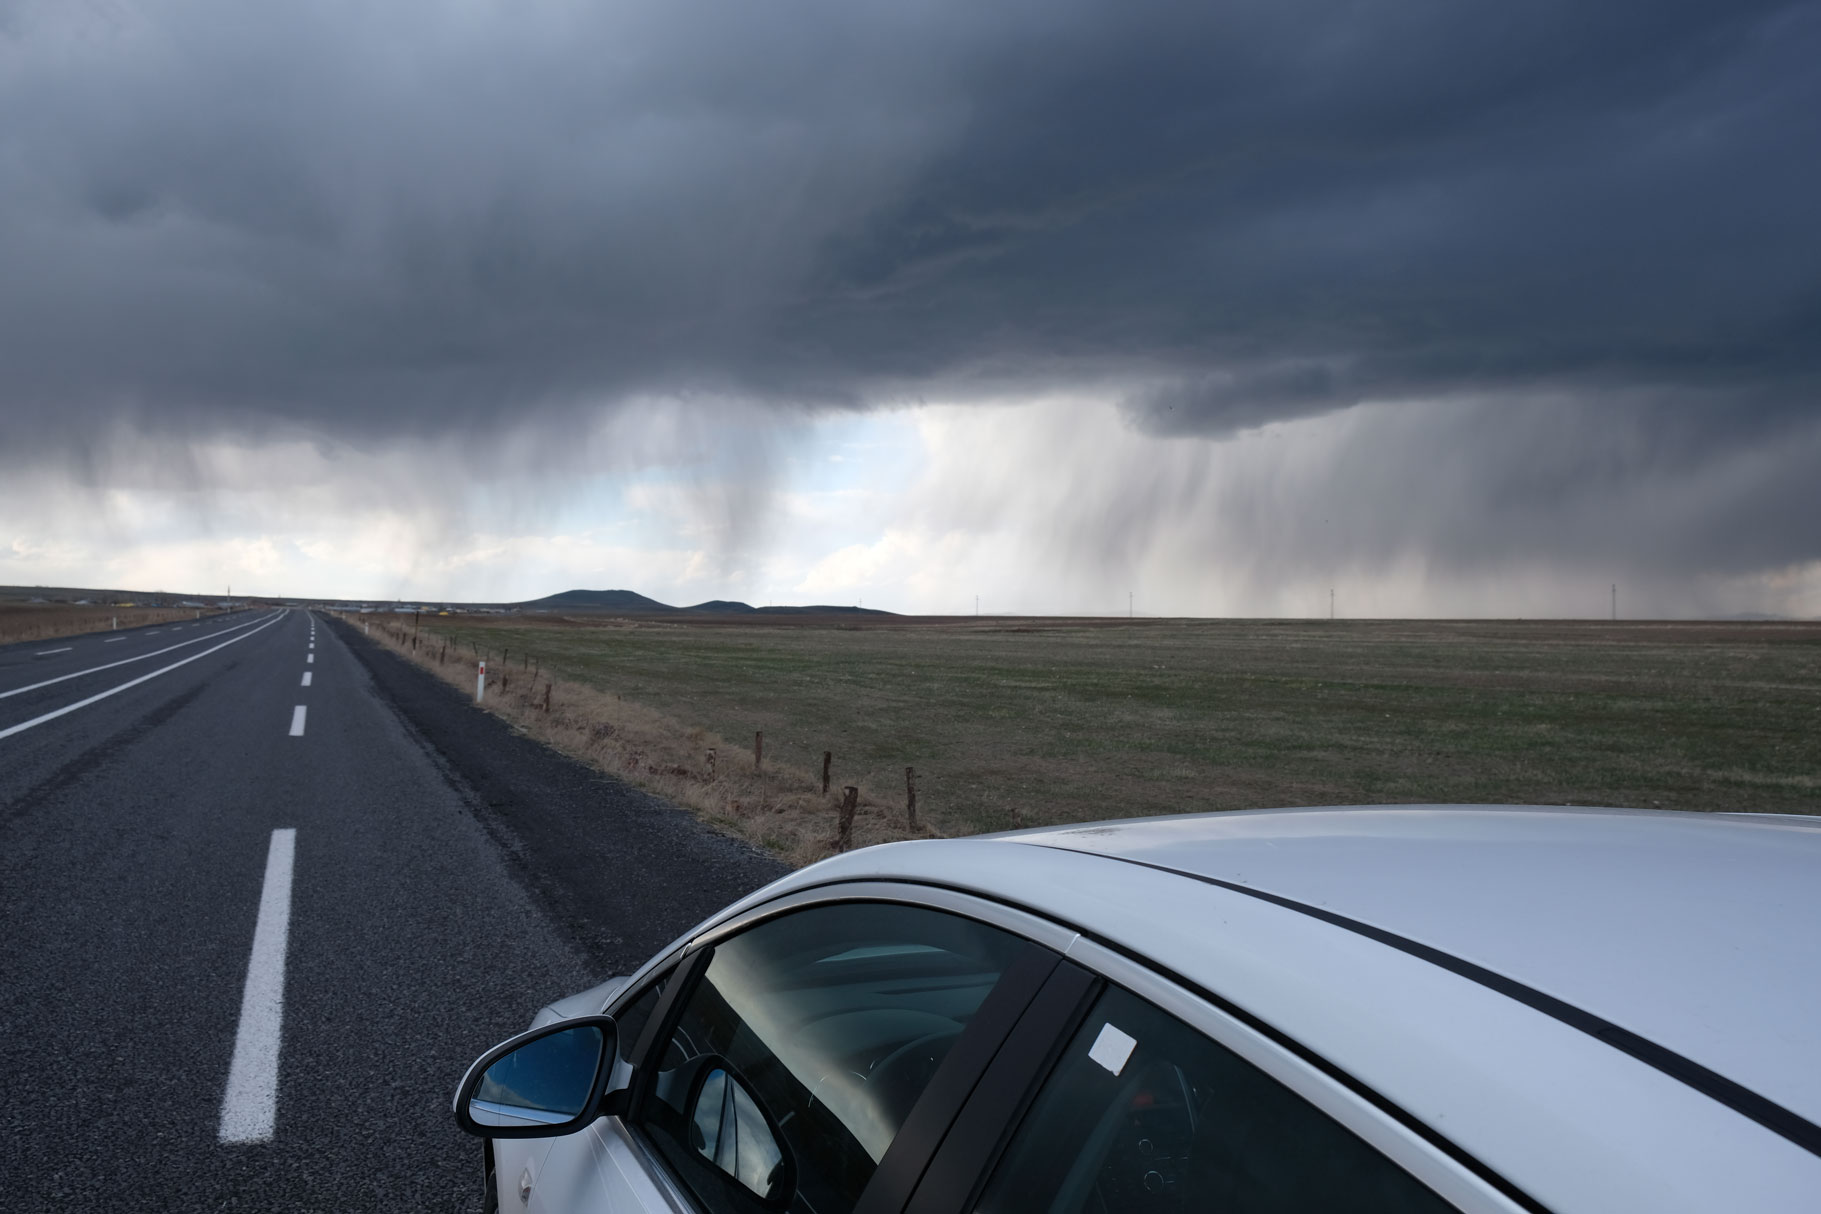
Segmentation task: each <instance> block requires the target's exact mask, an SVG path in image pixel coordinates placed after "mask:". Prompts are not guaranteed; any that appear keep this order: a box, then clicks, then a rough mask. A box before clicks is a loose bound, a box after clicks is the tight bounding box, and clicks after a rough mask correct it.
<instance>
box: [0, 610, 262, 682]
mask: <svg viewBox="0 0 1821 1214" xmlns="http://www.w3.org/2000/svg"><path fill="white" fill-rule="evenodd" d="M277 619H278V617H277V616H267V617H266V623H268V624H269V623H272V622H273V621H275V620H277ZM258 622H259V621H258V620H257V619H253V620H248V621H247V622H246V623H244V624H236V625H234V627H232V628H227V629H223V632H224V633H227V632H239V631H240V630H241V629H242V628H252V627H253V625H254V624H256V623H258ZM262 627H263V625H262ZM172 631H173V632H175V631H176V629H172ZM254 631H255V632H257V631H258V629H254ZM247 635H248V636H251V635H252V633H248V634H247ZM234 639H235V640H239V639H240V638H239V637H236V638H234ZM211 640H214V637H197V638H196V639H195V640H193V641H179V642H177V643H176V644H175V645H166V646H165V647H164V648H163V649H154V650H152V652H150V653H142V654H140V655H139V656H137V657H131V658H121V659H120V660H119V661H118V662H104V663H102V664H101V665H100V666H90V667H89V668H88V669H87V670H78V671H75V672H73V673H71V674H60V675H58V676H57V677H56V678H54V679H46V680H44V681H43V682H42V683H33V684H31V685H29V686H26V687H15V688H13V689H12V690H11V691H0V700H4V699H6V698H7V697H8V696H16V695H23V694H24V693H26V692H28V691H37V690H38V689H39V688H40V687H49V686H50V685H51V684H52V683H61V682H63V681H65V680H66V679H79V678H81V677H82V676H83V675H85V674H99V673H100V672H101V671H103V670H112V669H114V667H116V666H129V665H131V664H132V663H134V662H143V661H145V660H146V659H147V658H155V657H157V656H159V655H160V654H165V653H175V652H176V651H177V650H179V649H188V648H189V647H190V646H191V645H200V644H202V643H203V642H204V641H211ZM68 650H69V646H65V647H64V648H62V649H52V650H50V651H49V652H51V653H66V652H68ZM210 652H213V650H211V651H210ZM166 669H169V667H167V668H166Z"/></svg>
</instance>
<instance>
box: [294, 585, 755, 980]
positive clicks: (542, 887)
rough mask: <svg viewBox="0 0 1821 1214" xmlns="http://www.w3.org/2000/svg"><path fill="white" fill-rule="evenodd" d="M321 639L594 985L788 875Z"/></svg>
mask: <svg viewBox="0 0 1821 1214" xmlns="http://www.w3.org/2000/svg"><path fill="white" fill-rule="evenodd" d="M328 626H329V627H330V628H331V629H333V631H334V635H335V637H336V638H337V639H338V640H340V641H341V642H342V643H343V644H345V645H346V646H347V647H348V649H349V651H350V652H351V653H353V654H354V656H355V658H356V659H357V660H358V661H359V662H360V663H361V665H362V666H363V667H364V668H365V670H366V671H367V673H368V675H369V677H370V678H371V679H372V683H373V689H374V693H375V694H376V695H377V696H378V697H379V698H380V699H381V700H382V701H383V702H384V703H386V704H387V705H388V706H389V707H391V708H392V709H393V711H394V712H395V713H396V714H397V716H398V717H399V718H400V720H401V722H402V723H403V724H404V725H405V726H406V728H407V729H408V730H409V731H410V732H411V733H412V734H413V736H414V738H415V739H416V740H417V741H418V742H419V743H420V744H421V745H422V746H423V747H424V749H425V751H426V752H427V753H428V754H429V755H430V756H431V757H432V759H433V760H434V761H435V762H436V763H437V765H438V766H439V768H441V770H442V771H443V772H444V774H445V775H446V776H447V778H448V779H449V781H450V783H451V785H452V786H453V787H455V788H456V789H457V791H458V792H459V793H460V794H461V796H462V798H463V801H464V803H465V804H466V805H467V806H468V808H469V811H470V812H471V813H472V814H473V815H474V817H475V818H476V820H477V821H479V822H480V823H481V825H482V827H483V828H485V829H486V830H487V832H488V833H489V834H490V835H491V836H492V837H493V838H494V839H495V840H496V841H497V842H498V844H499V845H500V847H501V849H502V851H503V852H504V853H505V856H506V859H507V861H508V866H509V868H510V869H511V871H512V872H513V874H514V875H515V877H517V878H518V879H519V881H520V882H521V883H522V884H523V885H524V887H525V888H526V889H527V890H528V891H529V892H530V894H531V895H532V897H533V898H534V899H535V900H536V901H537V902H538V903H539V904H540V905H541V906H542V907H543V909H544V910H545V912H546V913H547V914H548V915H549V916H550V919H551V921H552V922H553V923H554V924H555V925H556V926H557V927H558V929H559V930H561V931H562V932H563V933H564V934H565V935H566V936H567V937H568V938H569V943H570V944H572V945H573V946H574V947H576V948H577V949H579V950H580V951H581V953H582V954H583V956H584V957H586V958H587V959H588V961H589V962H590V963H591V965H593V966H595V967H598V968H597V972H599V973H600V975H601V976H602V977H606V976H608V975H610V974H614V973H625V972H629V971H630V970H631V969H632V968H634V967H636V966H637V965H638V964H640V963H642V962H643V961H644V960H645V959H646V958H648V957H649V956H651V955H652V954H653V953H655V952H656V951H657V950H658V949H659V948H661V947H663V946H664V945H665V944H667V943H669V942H670V941H671V940H673V939H675V938H676V937H677V936H678V935H680V934H682V933H683V932H685V931H687V930H688V929H689V928H690V927H692V926H694V925H695V924H696V923H698V922H700V921H701V920H702V919H703V918H705V917H707V916H708V915H709V914H711V913H713V912H714V911H716V910H719V909H720V908H721V907H723V906H725V905H726V904H728V903H729V902H732V901H734V900H735V899H737V898H739V897H741V896H743V895H745V894H747V893H749V892H750V891H752V890H754V889H757V888H758V887H759V886H761V885H764V884H766V883H767V882H769V881H772V880H775V879H776V878H778V877H781V876H783V875H784V874H785V872H786V871H788V870H787V869H786V867H785V866H784V864H783V863H781V862H780V861H778V860H776V859H774V858H772V857H770V856H767V855H765V854H763V853H761V852H759V851H757V850H756V849H754V848H753V847H751V846H750V845H749V844H747V843H745V842H743V841H741V840H738V839H733V838H729V837H728V836H725V835H721V834H718V833H716V832H715V831H713V830H712V829H710V828H709V827H707V826H705V825H703V824H702V823H701V822H700V821H699V820H698V819H697V818H696V817H695V816H694V815H692V814H690V813H689V812H688V811H686V810H684V809H681V808H679V807H677V806H674V805H671V804H670V803H668V802H666V801H664V800H663V799H662V798H660V797H656V796H653V795H652V794H650V793H648V792H645V791H643V790H641V789H637V788H634V787H632V786H631V785H628V784H626V783H624V782H622V781H620V780H616V779H614V778H613V777H612V776H609V775H606V774H604V773H602V772H599V771H596V770H594V769H592V768H590V767H587V766H585V765H584V764H582V763H579V762H577V761H576V760H574V759H571V758H569V757H567V756H565V755H562V754H559V753H558V752H556V751H554V750H552V749H550V748H549V747H547V746H545V745H543V744H542V743H540V742H537V741H535V740H533V739H531V738H528V737H526V736H524V735H523V734H520V733H517V732H515V731H514V730H513V729H512V728H511V726H509V725H508V724H506V722H504V721H503V720H501V719H500V718H498V717H496V716H494V715H493V714H491V713H489V712H486V711H484V710H482V709H480V708H477V707H475V706H474V705H473V704H471V703H469V702H468V701H467V700H466V698H465V697H464V696H463V695H462V694H461V693H460V692H458V691H456V690H455V689H454V688H452V687H450V686H449V685H448V684H446V683H444V682H442V681H441V680H439V679H437V678H435V677H434V676H432V675H431V674H429V673H428V672H426V671H423V670H419V669H418V668H416V667H415V666H413V665H412V664H411V663H409V662H407V661H405V660H404V659H403V658H401V657H399V656H398V655H396V654H394V653H392V652H390V651H389V650H387V649H385V648H383V647H382V646H379V645H377V644H374V643H373V642H372V641H370V640H368V639H367V638H365V637H362V636H361V635H360V634H359V633H358V632H357V631H355V630H354V629H353V628H351V627H349V626H348V625H347V624H345V623H343V622H341V621H340V620H334V619H330V621H329V624H328Z"/></svg>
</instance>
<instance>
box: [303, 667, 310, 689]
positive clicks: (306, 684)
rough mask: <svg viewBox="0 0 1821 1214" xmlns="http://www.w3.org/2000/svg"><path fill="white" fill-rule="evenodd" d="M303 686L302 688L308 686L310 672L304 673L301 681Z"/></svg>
mask: <svg viewBox="0 0 1821 1214" xmlns="http://www.w3.org/2000/svg"><path fill="white" fill-rule="evenodd" d="M303 685H304V686H305V687H308V686H309V685H310V672H309V671H307V670H306V671H304V681H303Z"/></svg>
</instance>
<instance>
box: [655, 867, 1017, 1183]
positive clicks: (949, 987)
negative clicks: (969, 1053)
mask: <svg viewBox="0 0 1821 1214" xmlns="http://www.w3.org/2000/svg"><path fill="white" fill-rule="evenodd" d="M1025 947H1027V946H1026V944H1025V942H1024V941H1022V940H1021V939H1019V938H1018V937H1015V936H1012V935H1010V934H1008V933H1006V932H1003V931H1000V930H998V929H996V928H991V927H987V926H985V925H983V924H979V923H975V922H973V921H971V920H967V919H962V918H959V917H957V916H954V915H949V914H945V913H942V912H939V911H933V910H927V909H923V908H920V907H911V906H901V905H892V904H884V903H843V904H839V905H833V906H821V907H814V908H811V909H807V910H802V911H797V912H795V913H793V914H789V915H785V916H782V917H780V918H777V919H772V920H769V921H767V922H765V923H762V924H760V925H758V926H757V927H754V928H752V929H751V930H749V931H747V932H744V933H743V934H741V935H738V936H735V937H733V938H731V939H729V940H726V941H724V942H722V943H721V944H719V945H717V946H716V948H715V951H714V955H713V958H712V960H711V961H710V962H709V964H708V966H707V968H706V969H705V970H704V971H703V973H702V976H701V978H700V979H699V980H698V982H697V984H696V986H695V989H694V990H693V991H691V992H689V994H688V997H687V999H686V1000H685V1002H684V1005H683V1007H682V1010H681V1012H680V1013H679V1014H678V1016H677V1019H676V1021H675V1026H674V1029H673V1031H672V1033H671V1039H670V1041H669V1043H668V1045H669V1048H668V1049H667V1051H666V1054H665V1056H664V1059H663V1061H662V1062H661V1063H660V1069H659V1071H658V1072H657V1075H656V1077H655V1080H654V1085H653V1089H652V1091H651V1095H650V1097H649V1098H648V1099H647V1100H646V1101H645V1102H644V1104H643V1106H642V1107H641V1109H640V1110H639V1114H638V1116H639V1119H640V1120H641V1121H642V1122H643V1125H644V1128H645V1130H646V1132H647V1133H648V1136H649V1138H650V1141H651V1142H652V1144H653V1146H654V1147H655V1148H656V1149H657V1150H658V1152H659V1153H660V1154H661V1155H662V1156H663V1157H664V1159H665V1160H666V1161H667V1162H668V1163H669V1164H670V1166H671V1168H672V1169H673V1170H674V1171H675V1172H676V1174H677V1175H678V1177H679V1178H680V1179H681V1180H682V1181H683V1183H684V1184H685V1185H686V1186H687V1187H688V1188H689V1189H690V1191H691V1192H692V1193H694V1195H695V1196H696V1197H697V1199H698V1200H699V1201H700V1202H701V1203H702V1205H703V1206H704V1207H705V1208H706V1209H707V1210H708V1211H710V1212H711V1214H736V1212H739V1214H744V1212H748V1211H760V1210H768V1211H779V1210H793V1211H803V1212H804V1214H845V1212H846V1211H848V1210H851V1209H852V1208H853V1206H854V1203H855V1202H856V1201H857V1200H858V1199H859V1197H860V1194H861V1192H862V1190H864V1189H865V1187H866V1184H867V1182H868V1181H869V1180H871V1178H872V1175H873V1172H874V1171H875V1170H876V1169H877V1167H878V1164H879V1161H880V1160H881V1159H882V1158H884V1156H885V1151H886V1148H887V1147H889V1146H890V1145H891V1143H892V1139H893V1138H894V1137H895V1136H896V1134H897V1133H898V1130H899V1128H900V1127H901V1126H902V1125H903V1124H904V1119H905V1117H906V1116H907V1115H908V1114H909V1112H910V1110H911V1107H912V1106H913V1105H914V1104H915V1103H916V1102H917V1098H918V1097H919V1096H920V1095H921V1094H922V1092H923V1089H924V1088H925V1086H927V1085H928V1083H929V1081H930V1079H931V1078H932V1077H934V1075H935V1073H936V1069H937V1067H939V1066H940V1065H941V1063H942V1060H943V1058H945V1057H946V1056H947V1055H948V1052H949V1049H950V1048H951V1047H952V1046H953V1045H954V1043H955V1041H956V1039H958V1038H959V1037H960V1036H961V1033H962V1031H963V1030H964V1029H965V1028H966V1027H967V1025H968V1023H969V1021H970V1020H971V1019H972V1017H973V1015H974V1013H975V1011H976V1010H977V1009H978V1008H979V1007H980V1005H981V1003H982V1002H983V1001H984V1000H985V999H986V996H987V993H988V992H989V991H991V990H992V988H993V986H994V985H995V984H996V983H997V982H998V980H999V977H1000V974H1001V973H1003V972H1004V970H1005V968H1006V966H1007V965H1008V964H1010V962H1011V959H1012V958H1013V957H1014V956H1015V955H1016V954H1017V953H1018V952H1019V951H1021V950H1022V949H1023V948H1025Z"/></svg>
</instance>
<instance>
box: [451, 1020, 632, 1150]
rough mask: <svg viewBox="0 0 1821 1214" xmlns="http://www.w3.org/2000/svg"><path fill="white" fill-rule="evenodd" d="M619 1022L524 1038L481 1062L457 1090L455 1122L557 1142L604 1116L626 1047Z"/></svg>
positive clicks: (546, 1030) (474, 1130) (570, 1025)
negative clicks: (617, 1060) (609, 1082)
mask: <svg viewBox="0 0 1821 1214" xmlns="http://www.w3.org/2000/svg"><path fill="white" fill-rule="evenodd" d="M618 1043H619V1034H618V1032H617V1030H616V1029H615V1028H614V1023H613V1018H612V1017H611V1016H580V1017H577V1018H576V1019H573V1020H559V1021H557V1022H556V1023H555V1024H547V1025H545V1026H543V1027H542V1028H536V1029H532V1030H531V1031H530V1032H528V1033H520V1034H519V1035H518V1036H516V1037H513V1038H511V1039H509V1040H507V1041H503V1042H501V1043H500V1044H498V1045H496V1046H494V1047H493V1048H492V1049H490V1050H488V1051H487V1052H486V1053H485V1054H482V1055H481V1056H480V1057H479V1058H478V1059H476V1060H475V1063H474V1065H473V1066H471V1067H469V1068H468V1073H467V1074H466V1075H464V1076H462V1081H461V1084H460V1085H459V1086H458V1087H457V1088H456V1089H455V1123H456V1124H457V1125H458V1126H460V1127H461V1128H462V1129H463V1130H465V1131H467V1132H468V1133H470V1134H478V1135H480V1136H481V1137H483V1138H555V1137H557V1136H559V1135H562V1134H572V1133H574V1132H575V1131H576V1130H579V1129H581V1128H582V1127H583V1126H585V1125H587V1124H588V1123H589V1122H591V1121H593V1120H594V1119H595V1118H596V1117H597V1116H599V1109H600V1106H601V1097H602V1095H603V1090H604V1089H605V1087H606V1079H607V1076H608V1073H609V1072H610V1070H611V1069H612V1066H613V1060H614V1056H615V1054H616V1052H617V1049H618Z"/></svg>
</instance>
